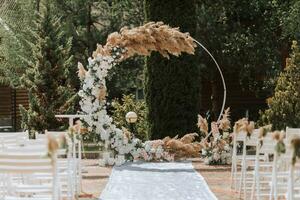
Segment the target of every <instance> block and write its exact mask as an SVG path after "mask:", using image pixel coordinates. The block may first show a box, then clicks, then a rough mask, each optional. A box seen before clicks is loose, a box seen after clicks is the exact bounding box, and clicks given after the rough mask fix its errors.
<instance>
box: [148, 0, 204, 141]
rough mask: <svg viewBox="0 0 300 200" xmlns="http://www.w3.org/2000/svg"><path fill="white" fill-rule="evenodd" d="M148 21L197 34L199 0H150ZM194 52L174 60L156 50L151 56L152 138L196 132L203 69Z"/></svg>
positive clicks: (149, 84)
mask: <svg viewBox="0 0 300 200" xmlns="http://www.w3.org/2000/svg"><path fill="white" fill-rule="evenodd" d="M145 3H146V5H145V8H146V13H147V21H163V22H164V23H166V24H169V25H171V26H173V27H180V30H181V31H183V32H189V33H190V34H191V36H195V35H196V24H197V21H196V2H195V0H190V1H182V0H173V1H168V0H146V1H145ZM196 59H197V57H196V56H193V55H186V54H184V55H182V56H180V57H175V56H172V57H171V58H170V60H168V59H165V58H163V57H161V56H160V55H159V54H158V53H153V54H152V55H151V56H150V57H149V58H148V59H147V67H146V83H145V91H146V102H147V105H148V109H149V110H148V120H149V125H150V128H149V131H150V135H151V136H152V138H162V137H165V136H175V135H177V134H179V135H182V134H185V133H188V132H192V131H195V122H196V121H197V113H198V112H199V106H200V105H199V103H200V98H199V88H200V81H199V69H198V67H197V61H196Z"/></svg>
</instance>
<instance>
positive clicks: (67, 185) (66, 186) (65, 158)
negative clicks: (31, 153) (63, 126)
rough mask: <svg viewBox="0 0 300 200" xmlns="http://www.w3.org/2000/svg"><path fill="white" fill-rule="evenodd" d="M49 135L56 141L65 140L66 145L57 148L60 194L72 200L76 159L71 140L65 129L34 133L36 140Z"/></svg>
mask: <svg viewBox="0 0 300 200" xmlns="http://www.w3.org/2000/svg"><path fill="white" fill-rule="evenodd" d="M48 134H49V135H51V136H53V137H54V138H56V139H57V141H58V143H59V144H61V143H62V141H61V140H62V139H63V140H65V141H64V142H65V143H66V147H60V148H59V149H58V150H57V155H58V161H57V166H58V175H59V177H60V183H61V186H62V196H63V197H66V198H67V199H69V200H72V199H73V198H74V196H75V191H76V187H77V182H78V181H77V179H78V176H77V162H78V161H77V160H76V158H74V157H73V152H72V151H73V145H74V144H73V142H72V140H71V139H70V137H69V135H68V133H67V132H65V131H47V130H46V131H45V134H38V135H36V139H37V140H43V139H45V138H46V137H47V135H48Z"/></svg>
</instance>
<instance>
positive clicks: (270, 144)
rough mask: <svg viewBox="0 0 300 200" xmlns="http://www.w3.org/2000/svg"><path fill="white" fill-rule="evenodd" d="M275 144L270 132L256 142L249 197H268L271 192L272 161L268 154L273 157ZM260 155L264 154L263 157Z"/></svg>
mask: <svg viewBox="0 0 300 200" xmlns="http://www.w3.org/2000/svg"><path fill="white" fill-rule="evenodd" d="M275 146H276V141H275V140H274V139H273V136H272V135H271V134H270V133H268V134H267V135H266V136H265V137H264V138H262V139H261V140H260V141H258V142H257V146H256V154H255V155H256V158H255V166H254V171H253V177H254V179H253V182H252V192H251V199H254V196H255V197H256V199H260V198H261V197H269V196H270V194H271V193H272V192H271V191H272V190H271V188H272V186H271V185H270V182H271V180H272V171H273V162H272V161H270V160H269V156H273V157H274V153H275ZM261 155H264V159H262V157H261Z"/></svg>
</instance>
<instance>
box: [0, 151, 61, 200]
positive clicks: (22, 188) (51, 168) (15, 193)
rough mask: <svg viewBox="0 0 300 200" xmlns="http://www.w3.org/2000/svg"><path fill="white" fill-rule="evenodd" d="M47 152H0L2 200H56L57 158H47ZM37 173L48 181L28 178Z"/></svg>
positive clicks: (57, 195) (57, 180)
mask: <svg viewBox="0 0 300 200" xmlns="http://www.w3.org/2000/svg"><path fill="white" fill-rule="evenodd" d="M20 149H22V147H20ZM47 153H48V152H47V151H46V152H45V151H44V152H41V151H38V152H22V151H21V150H19V151H9V152H0V174H1V179H0V182H1V184H0V185H1V187H0V190H1V192H0V193H1V199H3V200H59V199H60V192H59V190H60V188H59V179H58V174H57V165H56V155H52V157H51V158H49V157H47ZM39 173H43V174H48V175H49V177H51V178H49V179H47V180H43V179H39V180H37V179H30V177H34V176H35V175H36V174H39Z"/></svg>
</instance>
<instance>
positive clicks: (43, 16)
mask: <svg viewBox="0 0 300 200" xmlns="http://www.w3.org/2000/svg"><path fill="white" fill-rule="evenodd" d="M35 24H36V28H35V30H33V31H32V32H33V37H34V38H35V43H32V44H31V45H32V49H33V52H32V57H33V62H32V63H31V64H30V65H29V67H27V69H26V71H25V73H24V74H23V76H22V78H21V82H22V85H23V87H24V88H27V89H28V92H29V108H28V109H27V110H26V109H25V108H24V107H22V106H21V114H22V126H23V128H25V129H29V130H34V131H40V132H41V131H44V130H45V129H48V130H51V129H57V128H58V127H59V125H60V124H59V123H58V121H57V120H56V119H55V114H58V113H65V112H67V111H69V109H72V108H73V106H72V100H73V98H71V97H75V96H76V95H75V92H74V91H73V89H72V88H71V87H70V86H69V83H70V80H69V79H68V73H69V70H70V68H71V67H74V66H72V62H71V61H72V56H70V54H69V52H70V49H71V38H69V39H68V40H67V41H66V40H65V39H64V35H63V32H62V31H61V26H60V20H59V19H58V18H57V17H55V15H54V13H53V12H52V10H51V6H50V2H49V1H47V0H46V1H45V2H43V3H42V4H41V7H40V11H39V14H38V16H37V17H36V20H35Z"/></svg>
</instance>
